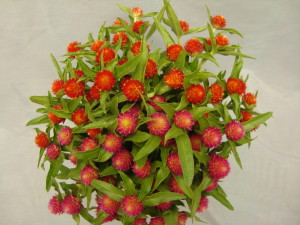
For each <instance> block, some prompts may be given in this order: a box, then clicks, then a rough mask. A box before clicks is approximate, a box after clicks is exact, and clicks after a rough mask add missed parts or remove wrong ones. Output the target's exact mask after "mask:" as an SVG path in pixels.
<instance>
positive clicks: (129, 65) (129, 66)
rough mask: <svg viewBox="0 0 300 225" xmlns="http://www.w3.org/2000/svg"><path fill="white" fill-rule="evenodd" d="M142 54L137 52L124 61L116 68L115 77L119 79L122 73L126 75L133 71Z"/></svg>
mask: <svg viewBox="0 0 300 225" xmlns="http://www.w3.org/2000/svg"><path fill="white" fill-rule="evenodd" d="M144 55H145V53H144V54H138V55H137V56H134V57H133V58H132V59H130V60H129V61H128V62H126V63H124V64H123V65H122V66H120V67H119V68H117V69H116V72H117V73H116V78H117V80H119V79H120V78H121V77H123V76H124V75H127V74H129V73H131V72H132V71H134V70H135V69H136V67H137V65H138V64H139V62H140V61H141V60H142V58H143V57H145V56H144Z"/></svg>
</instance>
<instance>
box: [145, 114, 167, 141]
mask: <svg viewBox="0 0 300 225" xmlns="http://www.w3.org/2000/svg"><path fill="white" fill-rule="evenodd" d="M150 118H152V119H154V120H151V121H149V122H147V127H148V130H149V132H150V134H153V135H159V136H163V135H165V134H166V133H167V132H168V131H169V130H170V128H171V125H170V122H169V121H168V119H167V116H166V114H163V113H154V114H152V115H151V116H150Z"/></svg>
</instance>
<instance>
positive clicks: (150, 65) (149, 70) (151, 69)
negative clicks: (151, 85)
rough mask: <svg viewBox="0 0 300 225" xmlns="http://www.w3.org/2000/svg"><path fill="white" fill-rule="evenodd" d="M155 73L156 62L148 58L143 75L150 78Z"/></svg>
mask: <svg viewBox="0 0 300 225" xmlns="http://www.w3.org/2000/svg"><path fill="white" fill-rule="evenodd" d="M155 74H157V66H156V63H155V61H154V60H153V59H148V62H147V65H146V71H145V77H146V78H151V77H154V76H155Z"/></svg>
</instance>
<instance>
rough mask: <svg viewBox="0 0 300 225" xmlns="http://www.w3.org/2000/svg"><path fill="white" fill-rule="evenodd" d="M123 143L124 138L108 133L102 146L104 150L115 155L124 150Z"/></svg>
mask: <svg viewBox="0 0 300 225" xmlns="http://www.w3.org/2000/svg"><path fill="white" fill-rule="evenodd" d="M122 142H123V138H121V137H119V136H117V135H115V134H111V133H108V134H106V136H105V140H104V142H103V144H102V147H103V148H104V150H106V151H108V152H112V153H114V152H117V151H119V150H120V149H121V148H122Z"/></svg>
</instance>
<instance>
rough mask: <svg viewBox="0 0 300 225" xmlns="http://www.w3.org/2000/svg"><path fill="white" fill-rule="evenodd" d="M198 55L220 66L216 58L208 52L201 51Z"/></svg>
mask: <svg viewBox="0 0 300 225" xmlns="http://www.w3.org/2000/svg"><path fill="white" fill-rule="evenodd" d="M198 57H199V58H202V59H207V60H209V61H211V62H213V63H214V64H216V65H217V66H218V67H220V65H219V63H218V62H217V60H216V59H215V57H213V56H212V55H211V54H210V53H209V52H205V53H202V54H200V55H198Z"/></svg>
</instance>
